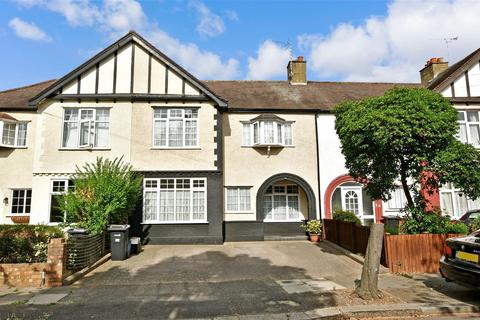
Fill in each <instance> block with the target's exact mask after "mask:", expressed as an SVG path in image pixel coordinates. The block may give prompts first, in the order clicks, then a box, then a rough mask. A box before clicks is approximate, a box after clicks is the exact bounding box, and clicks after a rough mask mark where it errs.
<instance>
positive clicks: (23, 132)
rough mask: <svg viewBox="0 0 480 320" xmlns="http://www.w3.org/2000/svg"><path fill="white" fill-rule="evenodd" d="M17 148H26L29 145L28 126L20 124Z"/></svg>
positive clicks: (18, 126) (18, 125)
mask: <svg viewBox="0 0 480 320" xmlns="http://www.w3.org/2000/svg"><path fill="white" fill-rule="evenodd" d="M17 130H18V133H17V146H22V147H23V146H26V145H27V124H26V123H19V124H17Z"/></svg>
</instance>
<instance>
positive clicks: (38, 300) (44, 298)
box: [27, 293, 68, 304]
mask: <svg viewBox="0 0 480 320" xmlns="http://www.w3.org/2000/svg"><path fill="white" fill-rule="evenodd" d="M67 295H68V293H40V294H36V295H34V296H33V297H32V298H30V299H29V300H28V302H27V304H54V303H57V302H58V301H60V300H62V299H63V298H65V297H66V296H67Z"/></svg>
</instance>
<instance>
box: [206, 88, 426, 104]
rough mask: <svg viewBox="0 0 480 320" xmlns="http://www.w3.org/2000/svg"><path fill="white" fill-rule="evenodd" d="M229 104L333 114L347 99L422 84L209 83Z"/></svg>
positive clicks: (355, 98)
mask: <svg viewBox="0 0 480 320" xmlns="http://www.w3.org/2000/svg"><path fill="white" fill-rule="evenodd" d="M205 83H207V84H208V87H209V88H211V89H212V90H213V91H215V93H217V94H218V95H220V96H221V97H222V98H224V99H225V100H227V101H228V109H229V110H238V111H241V110H252V111H277V110H280V111H281V110H296V111H330V110H332V109H333V108H334V107H335V106H336V105H337V104H339V103H340V102H343V101H346V100H358V99H363V98H367V97H375V96H380V95H383V94H384V93H385V91H387V90H388V89H391V88H393V87H397V86H400V87H420V84H419V83H418V84H417V83H366V82H319V81H309V82H308V84H307V85H291V84H289V83H288V81H205Z"/></svg>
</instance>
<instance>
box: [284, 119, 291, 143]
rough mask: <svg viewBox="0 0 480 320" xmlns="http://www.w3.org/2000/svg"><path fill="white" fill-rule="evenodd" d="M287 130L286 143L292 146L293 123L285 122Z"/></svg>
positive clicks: (285, 129)
mask: <svg viewBox="0 0 480 320" xmlns="http://www.w3.org/2000/svg"><path fill="white" fill-rule="evenodd" d="M283 128H284V131H285V145H287V146H290V145H292V144H293V141H292V125H291V124H290V123H285V124H284V126H283Z"/></svg>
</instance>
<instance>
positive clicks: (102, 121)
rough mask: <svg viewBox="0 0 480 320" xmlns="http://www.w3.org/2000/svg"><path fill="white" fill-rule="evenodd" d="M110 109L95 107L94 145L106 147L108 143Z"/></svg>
mask: <svg viewBox="0 0 480 320" xmlns="http://www.w3.org/2000/svg"><path fill="white" fill-rule="evenodd" d="M109 118H110V110H108V109H97V111H96V115H95V121H96V125H95V147H97V148H106V147H108V145H109V141H108V140H109V137H110V134H109V126H110V123H109Z"/></svg>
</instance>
